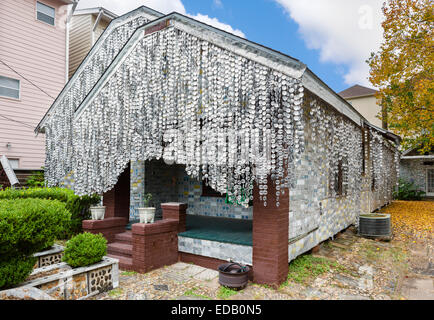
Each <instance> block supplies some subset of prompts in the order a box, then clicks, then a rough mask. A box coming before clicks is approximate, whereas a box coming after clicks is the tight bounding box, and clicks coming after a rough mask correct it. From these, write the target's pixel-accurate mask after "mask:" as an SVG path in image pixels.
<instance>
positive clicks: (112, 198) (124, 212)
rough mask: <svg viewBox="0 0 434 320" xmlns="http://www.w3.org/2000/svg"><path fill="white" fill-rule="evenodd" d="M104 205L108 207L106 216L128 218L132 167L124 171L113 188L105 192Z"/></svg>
mask: <svg viewBox="0 0 434 320" xmlns="http://www.w3.org/2000/svg"><path fill="white" fill-rule="evenodd" d="M103 205H104V206H105V207H106V209H105V215H104V218H113V217H122V218H127V221H128V216H129V211H130V169H129V166H128V167H127V168H126V169H125V170H124V172H122V173H121V174H120V176H119V178H118V182H117V183H116V184H115V186H114V187H113V189H111V190H110V191H107V192H104V194H103Z"/></svg>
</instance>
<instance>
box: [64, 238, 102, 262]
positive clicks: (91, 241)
mask: <svg viewBox="0 0 434 320" xmlns="http://www.w3.org/2000/svg"><path fill="white" fill-rule="evenodd" d="M106 254H107V240H106V239H105V238H104V237H103V236H102V235H101V234H92V233H89V232H84V233H81V234H78V235H76V236H74V237H72V238H71V239H70V240H68V242H67V243H66V246H65V250H64V255H63V257H62V261H64V262H66V263H67V264H69V265H70V266H72V267H74V268H75V267H84V266H88V265H91V264H93V263H96V262H98V261H101V259H102V257H103V256H105V255H106Z"/></svg>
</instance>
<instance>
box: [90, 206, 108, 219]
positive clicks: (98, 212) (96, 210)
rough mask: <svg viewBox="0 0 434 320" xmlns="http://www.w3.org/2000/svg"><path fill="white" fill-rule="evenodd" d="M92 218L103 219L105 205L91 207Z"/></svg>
mask: <svg viewBox="0 0 434 320" xmlns="http://www.w3.org/2000/svg"><path fill="white" fill-rule="evenodd" d="M90 213H91V215H92V220H103V219H104V215H105V206H94V207H90Z"/></svg>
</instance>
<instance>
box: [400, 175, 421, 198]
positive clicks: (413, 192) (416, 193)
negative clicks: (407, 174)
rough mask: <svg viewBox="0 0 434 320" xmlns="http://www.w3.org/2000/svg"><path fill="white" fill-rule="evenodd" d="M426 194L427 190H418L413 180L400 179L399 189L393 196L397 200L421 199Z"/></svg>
mask: <svg viewBox="0 0 434 320" xmlns="http://www.w3.org/2000/svg"><path fill="white" fill-rule="evenodd" d="M423 196H425V191H422V190H418V189H417V187H416V186H415V185H414V183H413V182H409V181H406V180H404V179H399V184H398V190H397V191H395V192H393V197H394V198H395V199H397V200H421V199H422V197H423Z"/></svg>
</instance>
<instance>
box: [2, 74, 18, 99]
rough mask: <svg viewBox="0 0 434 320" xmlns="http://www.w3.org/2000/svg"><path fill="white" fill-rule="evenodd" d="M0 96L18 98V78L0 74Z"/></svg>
mask: <svg viewBox="0 0 434 320" xmlns="http://www.w3.org/2000/svg"><path fill="white" fill-rule="evenodd" d="M0 96H1V97H7V98H14V99H19V98H20V80H16V79H12V78H8V77H3V76H0Z"/></svg>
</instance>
